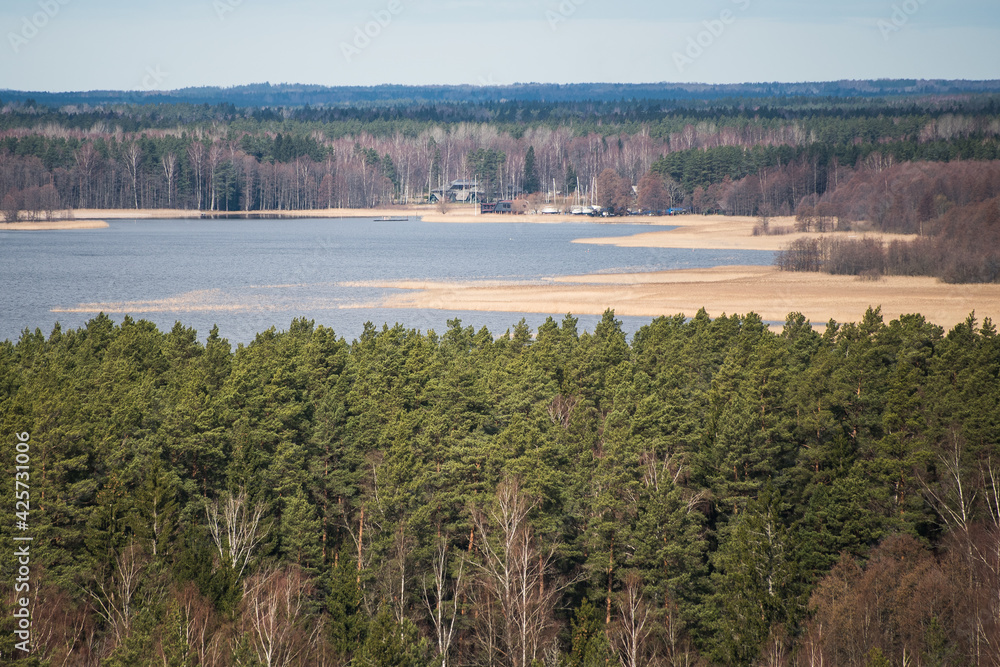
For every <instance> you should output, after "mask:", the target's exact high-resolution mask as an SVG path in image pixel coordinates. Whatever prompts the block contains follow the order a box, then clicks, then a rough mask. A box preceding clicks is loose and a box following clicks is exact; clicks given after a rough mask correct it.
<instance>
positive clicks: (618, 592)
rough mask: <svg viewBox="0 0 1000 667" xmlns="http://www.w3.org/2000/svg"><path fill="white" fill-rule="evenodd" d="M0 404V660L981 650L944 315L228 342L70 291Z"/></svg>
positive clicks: (970, 517) (980, 543) (961, 436)
mask: <svg viewBox="0 0 1000 667" xmlns="http://www.w3.org/2000/svg"><path fill="white" fill-rule="evenodd" d="M0 425H2V430H3V432H4V433H6V434H11V433H29V434H30V443H31V449H30V451H31V464H30V465H31V470H30V485H31V501H32V507H31V513H30V532H31V535H32V536H33V538H34V541H33V542H32V547H31V549H32V560H31V568H32V570H31V572H32V574H31V577H32V578H31V583H32V588H31V591H30V597H31V605H32V607H31V608H32V610H33V625H32V633H33V635H32V636H33V638H34V643H33V647H34V652H33V654H32V656H31V657H29V658H27V659H22V660H21V662H22V663H23V664H43V665H44V664H65V665H96V664H102V665H130V666H133V665H307V664H308V665H355V666H361V665H365V666H369V665H379V666H382V665H387V666H388V665H431V664H434V665H443V666H447V665H459V664H469V665H492V666H497V667H500V666H503V667H507V666H511V667H535V666H539V665H544V666H551V667H556V666H579V665H605V664H611V663H612V662H619V663H620V664H622V665H625V666H626V667H639V666H640V665H670V666H672V667H676V666H680V665H698V664H702V665H709V664H718V665H768V666H778V665H820V664H837V665H851V666H853V665H858V666H865V665H883V664H972V665H986V664H996V663H997V661H998V660H1000V626H998V624H997V622H996V618H997V616H996V613H995V602H996V595H995V593H996V590H997V589H998V586H1000V579H998V574H997V571H996V569H995V567H994V565H995V563H996V562H997V559H998V558H1000V520H998V518H997V517H998V516H1000V507H998V506H997V503H996V499H997V497H1000V487H998V484H997V473H998V471H997V470H996V467H995V466H996V454H997V448H998V446H1000V440H998V438H1000V436H998V434H1000V337H998V336H997V332H996V328H995V327H994V325H993V324H992V323H991V322H989V321H985V322H982V323H979V322H977V320H976V319H975V317H974V316H970V317H969V318H968V319H967V320H966V321H965V322H963V323H960V324H958V325H956V326H955V327H953V328H952V329H951V330H950V331H947V332H946V331H945V330H944V329H942V328H940V327H938V326H935V325H932V324H930V323H928V322H927V321H926V320H925V319H924V318H923V317H921V316H919V315H908V316H905V317H902V318H900V319H899V320H894V321H892V322H889V323H886V322H884V320H883V318H882V317H881V315H880V313H879V311H878V310H877V309H875V310H869V312H868V313H867V314H866V315H865V317H864V319H863V321H861V322H859V323H856V324H843V325H841V324H838V323H836V322H830V323H828V324H827V326H826V327H825V329H824V330H823V331H822V333H820V332H818V331H815V330H814V329H813V328H812V326H811V325H810V324H809V323H808V322H807V321H806V320H805V318H803V317H802V316H801V315H798V314H792V315H789V317H788V319H787V321H786V323H785V325H784V328H783V329H782V330H781V332H780V333H773V332H771V331H770V330H769V329H768V327H767V325H766V324H765V323H764V322H762V321H761V320H760V318H759V317H757V316H755V315H753V314H750V315H747V316H731V317H727V316H722V317H719V318H716V319H714V320H713V319H710V318H709V317H708V315H707V314H706V313H705V312H704V311H701V312H699V313H698V314H697V315H696V316H695V317H693V318H690V319H688V318H685V317H684V316H681V315H678V316H674V317H662V318H659V319H657V320H655V321H654V322H652V323H651V324H650V325H648V326H646V327H643V328H642V329H641V330H640V331H638V332H637V333H636V334H635V335H634V336H633V338H632V339H631V340H628V339H627V338H626V336H625V334H624V333H623V332H622V329H621V325H620V323H619V322H618V321H617V320H615V318H614V314H613V313H612V312H611V311H609V312H607V313H605V316H604V317H603V318H602V320H601V321H600V323H599V324H598V325H597V326H596V328H595V329H594V331H593V332H592V333H590V332H580V331H578V329H577V323H576V320H575V319H574V318H573V317H571V316H566V318H564V319H563V320H562V322H556V321H555V320H553V319H551V318H550V319H549V320H547V321H546V322H545V323H544V324H543V325H542V326H540V327H539V329H538V330H537V331H534V332H533V331H531V330H529V329H528V327H527V326H526V325H525V324H524V322H523V321H522V322H521V323H519V324H517V325H516V326H514V327H512V328H511V329H510V330H508V331H507V332H506V333H505V334H504V335H501V336H495V335H494V334H493V333H491V332H489V331H487V330H485V329H483V330H480V331H478V332H477V331H474V330H473V329H472V328H471V327H463V326H462V325H461V322H459V321H457V320H455V321H452V322H449V327H448V329H447V331H445V332H443V333H441V334H437V333H434V332H428V333H426V334H421V333H419V332H417V331H413V330H409V329H406V328H405V327H403V326H400V325H396V326H394V327H391V328H390V327H388V326H385V327H382V328H381V329H377V328H375V327H373V326H371V325H368V326H366V328H365V331H364V333H363V334H362V335H361V336H360V338H358V339H357V340H354V341H352V342H347V341H345V340H344V339H343V338H339V337H337V335H336V334H335V332H334V331H333V330H331V329H329V328H327V327H325V326H316V325H315V324H314V323H313V322H310V321H305V320H295V321H293V322H292V324H291V326H290V327H289V329H288V330H287V331H284V332H277V331H275V330H273V329H272V330H269V331H267V332H263V333H261V334H259V335H258V336H257V338H256V339H255V340H254V342H253V343H251V344H249V345H246V346H244V345H240V346H237V347H236V348H235V349H234V348H233V347H232V346H231V345H230V344H229V343H228V342H227V341H226V340H225V339H224V338H222V337H221V336H220V335H219V332H218V330H217V329H213V331H211V332H210V333H209V334H208V336H207V338H206V339H205V340H204V342H200V341H199V340H198V335H197V333H196V332H195V331H193V330H191V329H189V328H186V327H184V326H183V325H182V324H180V323H178V324H177V325H176V326H175V327H174V328H173V329H172V330H171V331H169V332H160V331H158V330H157V329H156V327H155V326H154V325H152V324H151V323H149V322H145V321H134V320H132V319H131V318H127V317H126V318H125V319H124V321H122V322H121V324H118V325H116V324H115V323H114V322H112V321H111V320H110V319H109V318H107V317H106V316H103V315H102V316H99V317H97V318H95V319H93V320H91V321H90V322H89V323H88V324H87V325H86V326H85V327H83V328H80V329H77V330H62V329H61V328H60V327H58V326H56V328H55V329H54V330H53V331H52V332H51V334H49V335H47V336H46V335H44V334H43V333H42V332H41V331H38V330H36V331H34V332H31V331H25V332H24V334H23V335H22V336H21V338H20V339H19V340H18V341H17V342H10V341H6V342H3V343H0ZM2 457H3V464H4V467H5V469H6V470H8V472H11V471H13V470H14V448H13V447H12V446H7V445H5V446H4V447H3V448H2ZM13 493H14V489H13V485H12V484H5V485H3V487H2V491H0V495H2V497H3V501H2V502H3V504H4V506H6V507H13V504H14V495H13ZM13 530H14V527H13V522H12V521H5V522H2V523H0V538H2V539H3V540H4V541H5V542H6V543H8V544H11V543H12V542H11V537H12V532H13ZM3 554H4V555H3V561H2V568H3V572H4V576H3V578H4V580H5V581H8V582H9V581H11V580H12V576H13V575H12V573H13V571H14V567H15V561H14V559H13V556H12V554H11V551H10V550H9V549H5V550H4V552H3ZM11 596H12V593H11V591H10V589H8V590H7V592H6V593H5V594H4V596H3V598H2V604H3V605H11V604H13V602H14V601H13V600H12V598H11ZM2 611H3V613H2V614H0V615H2V617H3V619H4V623H5V624H6V625H5V626H4V627H3V629H2V633H0V653H2V654H3V656H4V658H5V659H10V658H11V657H12V656H14V655H15V654H14V649H13V639H12V637H13V635H12V627H11V626H10V615H9V614H8V613H7V609H6V608H5V609H3V610H2ZM900 660H902V661H903V662H902V663H900ZM32 661H34V662H32Z"/></svg>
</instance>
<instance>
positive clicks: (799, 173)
mask: <svg viewBox="0 0 1000 667" xmlns="http://www.w3.org/2000/svg"><path fill="white" fill-rule="evenodd" d="M827 103H828V106H829V107H830V108H827V107H826V106H824V105H822V104H817V103H810V104H808V105H806V104H804V103H801V102H800V101H795V100H791V101H787V102H785V103H784V104H783V105H782V104H780V103H777V102H774V103H773V104H772V105H771V106H753V107H750V106H747V104H748V102H747V101H745V100H744V101H742V102H739V103H737V102H734V103H733V104H732V105H730V106H727V105H725V104H714V105H711V106H708V107H705V108H702V107H700V106H699V105H698V104H694V103H692V104H691V105H689V106H687V107H683V108H678V109H665V108H661V107H656V106H655V105H650V104H648V103H641V102H631V103H622V104H611V103H606V102H604V103H600V104H597V103H583V102H573V103H565V104H549V105H544V104H540V103H533V102H510V103H496V104H493V105H487V104H484V105H479V106H476V105H473V106H467V105H457V106H454V107H442V108H434V109H431V108H429V107H426V106H421V105H415V106H398V105H388V106H381V107H374V108H353V107H347V108H334V109H329V108H327V109H311V108H309V107H301V108H287V109H276V108H239V107H236V106H233V105H231V104H230V105H221V106H219V107H208V106H200V105H185V104H174V105H135V104H133V105H121V106H113V107H109V108H79V107H75V106H67V107H63V108H60V109H51V108H48V107H39V106H38V105H37V104H36V103H32V104H30V105H29V104H27V103H18V104H10V103H8V104H7V105H5V106H4V107H3V112H2V113H0V203H3V202H4V201H6V204H5V205H4V206H3V209H4V211H5V212H7V214H8V215H7V218H8V219H11V218H10V216H11V215H14V214H15V213H17V212H18V211H23V212H24V213H23V215H25V216H27V217H45V216H51V215H53V211H55V210H57V209H59V208H62V209H70V208H136V207H139V208H186V209H199V210H208V211H255V210H289V209H317V208H329V207H351V208H355V207H358V208H365V207H374V206H380V205H386V204H391V203H397V202H398V203H409V202H414V201H424V200H426V198H427V197H428V195H429V193H430V192H431V190H433V189H435V188H438V187H440V186H442V185H446V184H447V183H449V182H450V181H452V180H456V179H467V180H475V179H478V180H482V181H484V182H486V183H487V185H488V188H487V189H488V190H489V194H490V196H492V197H504V198H511V197H516V196H522V195H524V194H530V193H532V192H536V191H538V190H543V191H545V192H549V193H559V194H561V195H562V196H563V197H566V198H573V199H574V200H575V199H577V198H579V199H580V200H583V201H585V202H586V203H596V200H597V199H598V198H599V197H602V195H601V193H599V192H598V188H597V183H596V181H597V179H598V177H599V176H600V175H601V174H602V173H604V172H605V171H606V170H608V169H611V170H614V172H615V173H616V174H617V176H618V177H619V178H620V179H624V180H627V181H628V184H629V186H637V185H638V183H639V181H640V180H641V179H642V178H643V177H644V176H645V175H646V174H648V173H649V172H650V171H652V172H653V173H655V174H658V175H660V176H661V177H662V178H663V179H664V185H665V187H666V188H667V190H668V192H669V193H670V199H671V200H677V202H678V203H680V204H681V205H683V206H685V207H687V208H690V209H692V210H695V211H698V212H710V213H728V214H736V215H757V214H758V213H761V212H766V213H768V214H779V213H786V214H792V213H794V212H795V211H796V210H797V208H798V206H799V204H800V202H801V201H802V200H803V199H804V198H806V197H812V196H815V197H821V196H823V195H824V194H825V193H826V191H827V190H829V189H835V188H836V187H837V186H838V185H839V183H840V182H841V172H842V171H843V170H845V169H846V170H853V169H856V168H858V167H859V166H861V165H865V164H869V163H874V162H878V161H888V162H894V163H899V162H911V161H941V162H950V161H957V160H977V161H989V160H995V159H998V157H1000V142H998V136H1000V125H998V123H997V120H996V114H995V112H994V111H993V107H992V106H989V105H987V106H983V104H985V102H984V101H983V100H979V99H978V98H971V99H968V100H966V101H964V102H955V101H952V102H948V103H947V104H946V103H945V102H944V101H942V100H937V99H933V98H928V99H924V100H921V101H914V102H913V104H912V106H910V107H903V108H898V106H899V105H898V104H897V105H896V106H895V107H893V106H888V107H887V106H879V105H878V103H876V102H867V103H858V102H851V101H849V100H840V101H838V100H828V101H827ZM859 104H860V106H858V105H859ZM865 104H867V105H868V106H865ZM949 105H950V106H949ZM855 107H857V108H855ZM529 151H530V152H531V153H532V156H533V164H532V168H531V169H527V168H526V166H527V165H526V161H527V156H528V153H529ZM649 183H650V184H651V182H649ZM43 188H44V189H45V192H44V193H41V190H42V189H43ZM677 188H679V190H680V191H682V193H683V196H680V197H678V196H675V195H676V194H679V193H675V192H674V190H677ZM53 189H54V192H53ZM56 195H58V197H56ZM8 196H9V199H8ZM602 198H604V199H607V198H608V197H607V196H603V197H602ZM618 208H628V207H621V206H619V207H618Z"/></svg>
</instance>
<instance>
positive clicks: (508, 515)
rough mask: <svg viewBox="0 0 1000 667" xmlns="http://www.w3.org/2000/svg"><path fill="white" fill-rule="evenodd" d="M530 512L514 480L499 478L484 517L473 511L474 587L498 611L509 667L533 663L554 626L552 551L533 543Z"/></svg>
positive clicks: (521, 666) (500, 643)
mask: <svg viewBox="0 0 1000 667" xmlns="http://www.w3.org/2000/svg"><path fill="white" fill-rule="evenodd" d="M533 508H534V504H533V503H531V502H530V501H529V500H528V498H527V496H526V495H525V494H524V492H523V491H522V489H521V486H520V483H519V482H518V481H517V480H516V479H504V481H502V482H501V483H500V486H499V487H498V488H497V491H496V498H495V502H494V504H493V507H492V509H491V510H490V511H489V513H488V514H487V513H484V512H482V511H474V512H473V522H474V524H475V527H476V531H477V532H478V533H479V534H480V536H481V539H480V540H479V551H480V554H481V556H482V558H481V562H480V563H479V568H480V574H481V576H480V577H479V584H480V586H481V588H482V589H483V591H484V592H485V594H486V597H488V598H490V599H492V601H493V602H494V604H495V605H496V606H497V608H498V609H499V610H500V614H501V619H500V623H499V624H498V625H496V626H494V627H496V628H497V629H498V630H499V631H500V633H501V636H500V638H499V639H500V641H499V642H498V644H499V646H500V647H501V652H502V653H503V655H505V656H506V663H507V664H509V665H511V666H512V667H528V666H529V665H531V663H532V661H534V660H536V659H538V657H539V656H540V655H541V653H542V650H543V648H544V646H543V645H544V643H545V641H546V640H548V639H549V638H550V637H549V634H550V633H549V631H550V630H551V629H552V627H553V623H554V620H553V618H552V611H553V608H554V607H555V603H556V597H557V595H558V591H559V587H557V586H556V585H555V582H553V581H552V579H553V568H552V563H553V560H554V556H555V550H554V549H553V548H542V547H540V546H539V545H538V543H537V540H536V538H535V534H534V530H533V529H532V527H531V525H530V524H529V522H528V515H529V513H530V512H531V510H532V509H533Z"/></svg>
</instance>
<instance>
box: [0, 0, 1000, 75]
mask: <svg viewBox="0 0 1000 667" xmlns="http://www.w3.org/2000/svg"><path fill="white" fill-rule="evenodd" d="M0 31H2V34H3V43H2V44H0V88H13V89H21V90H50V91H56V90H90V89H126V90H141V89H173V88H183V87H187V86H201V85H221V86H231V85H238V84H244V83H256V82H262V81H270V82H272V83H280V82H295V83H314V84H322V85H374V84H380V83H403V84H510V83H516V82H529V81H538V82H554V83H573V82H592V81H610V82H660V81H677V82H707V83H735V82H745V81H818V80H823V81H826V80H835V79H845V78H847V79H870V78H887V77H888V78H897V77H899V78H962V79H993V78H1000V8H998V6H997V4H996V0H840V1H833V0H825V1H824V2H819V1H818V0H709V1H706V2H682V1H679V0H496V1H488V0H351V1H348V0H327V1H325V2H321V1H319V0H290V1H285V2H280V3H279V2H272V1H269V0H127V1H126V0H3V3H2V5H0ZM366 33H367V34H366Z"/></svg>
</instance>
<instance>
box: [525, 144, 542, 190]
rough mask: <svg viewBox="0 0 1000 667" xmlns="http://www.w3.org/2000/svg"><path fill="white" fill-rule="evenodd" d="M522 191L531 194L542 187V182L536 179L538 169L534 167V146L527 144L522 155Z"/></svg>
mask: <svg viewBox="0 0 1000 667" xmlns="http://www.w3.org/2000/svg"><path fill="white" fill-rule="evenodd" d="M523 182H524V185H523V187H524V192H525V193H526V194H531V193H532V192H538V191H539V190H541V189H542V184H541V182H540V181H539V180H538V171H537V168H536V167H535V147H534V146H528V152H527V153H525V155H524V179H523Z"/></svg>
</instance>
